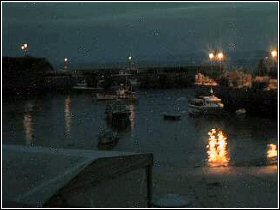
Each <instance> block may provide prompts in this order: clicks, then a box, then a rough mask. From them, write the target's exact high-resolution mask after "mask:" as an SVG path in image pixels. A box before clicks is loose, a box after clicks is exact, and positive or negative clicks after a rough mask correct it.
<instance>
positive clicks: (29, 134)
mask: <svg viewBox="0 0 280 210" xmlns="http://www.w3.org/2000/svg"><path fill="white" fill-rule="evenodd" d="M24 110H25V112H24V117H23V128H24V133H25V142H26V145H28V146H31V145H32V144H33V137H34V128H33V122H32V121H33V120H32V115H31V112H32V110H33V104H32V103H31V102H27V103H26V104H25V106H24Z"/></svg>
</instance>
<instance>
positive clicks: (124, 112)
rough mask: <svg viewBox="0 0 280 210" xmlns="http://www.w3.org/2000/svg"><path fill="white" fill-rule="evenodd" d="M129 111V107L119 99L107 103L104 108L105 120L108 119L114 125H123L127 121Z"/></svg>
mask: <svg viewBox="0 0 280 210" xmlns="http://www.w3.org/2000/svg"><path fill="white" fill-rule="evenodd" d="M130 113H131V112H130V107H129V106H128V105H126V104H124V103H122V102H121V101H120V100H117V101H116V102H115V103H112V104H109V105H107V107H106V110H105V114H106V115H107V120H109V121H110V122H111V123H113V124H114V125H123V124H127V123H129V122H130V120H129V116H130Z"/></svg>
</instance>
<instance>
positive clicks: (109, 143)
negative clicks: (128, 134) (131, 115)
mask: <svg viewBox="0 0 280 210" xmlns="http://www.w3.org/2000/svg"><path fill="white" fill-rule="evenodd" d="M119 138H120V137H119V135H118V133H116V132H112V131H111V130H101V132H100V133H99V135H98V144H97V147H98V148H99V149H110V148H112V147H114V146H115V145H116V144H117V143H118V141H119Z"/></svg>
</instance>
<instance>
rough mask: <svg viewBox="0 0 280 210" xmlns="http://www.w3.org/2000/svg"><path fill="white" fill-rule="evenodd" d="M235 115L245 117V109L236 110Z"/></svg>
mask: <svg viewBox="0 0 280 210" xmlns="http://www.w3.org/2000/svg"><path fill="white" fill-rule="evenodd" d="M235 114H236V115H237V116H244V115H246V109H238V110H236V111H235Z"/></svg>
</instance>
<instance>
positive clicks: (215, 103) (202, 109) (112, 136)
mask: <svg viewBox="0 0 280 210" xmlns="http://www.w3.org/2000/svg"><path fill="white" fill-rule="evenodd" d="M131 94H132V93H131V92H127V91H117V93H116V94H115V95H114V96H115V97H113V96H111V97H109V96H108V95H106V96H104V97H101V98H102V99H103V100H115V101H114V102H113V103H110V104H108V105H107V106H106V109H105V114H106V119H107V120H108V122H109V123H110V124H111V125H113V126H117V127H119V128H120V127H121V128H124V127H127V126H128V125H129V124H130V118H129V117H130V114H131V110H130V107H129V105H127V104H126V103H124V101H123V100H126V99H132V100H136V96H135V95H133V96H132V95H131ZM97 99H100V98H97ZM188 106H189V115H191V116H201V115H220V114H222V113H223V110H224V104H223V103H222V100H221V99H220V98H218V97H217V96H215V95H214V94H213V90H212V89H211V90H210V94H209V95H204V96H203V95H202V96H198V97H196V98H193V99H191V100H190V101H189V104H188ZM245 114H246V110H245V109H239V110H237V111H236V115H238V116H244V115H245ZM163 118H164V119H165V120H173V121H177V120H181V114H180V113H163ZM119 138H120V137H119V135H118V133H117V132H113V131H110V130H106V131H105V130H102V132H101V133H100V135H99V137H98V140H99V141H98V148H99V149H102V148H103V149H107V148H111V147H114V146H115V145H116V144H117V143H118V141H119Z"/></svg>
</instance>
